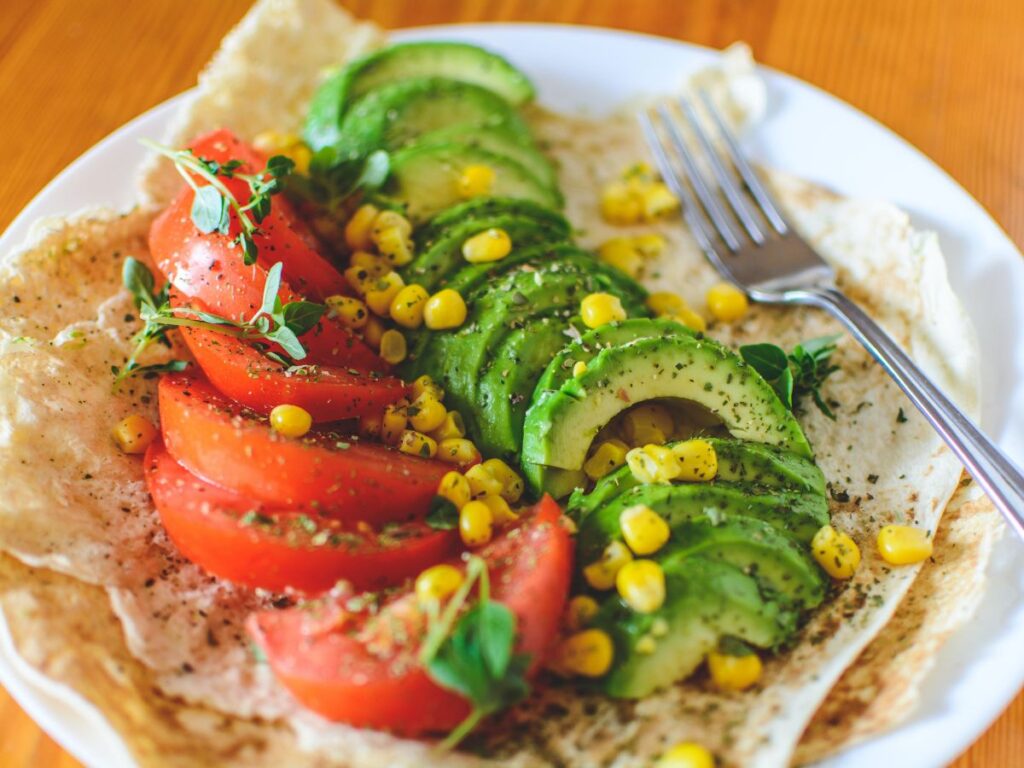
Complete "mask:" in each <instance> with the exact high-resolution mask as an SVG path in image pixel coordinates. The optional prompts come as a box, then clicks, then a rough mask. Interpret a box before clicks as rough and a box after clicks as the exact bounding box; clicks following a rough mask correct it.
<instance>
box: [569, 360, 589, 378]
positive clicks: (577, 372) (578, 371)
mask: <svg viewBox="0 0 1024 768" xmlns="http://www.w3.org/2000/svg"><path fill="white" fill-rule="evenodd" d="M586 372H587V364H586V363H585V362H584V361H583V360H577V361H576V362H575V363H574V364H573V366H572V375H573V378H579V377H580V376H582V375H583V374H584V373H586Z"/></svg>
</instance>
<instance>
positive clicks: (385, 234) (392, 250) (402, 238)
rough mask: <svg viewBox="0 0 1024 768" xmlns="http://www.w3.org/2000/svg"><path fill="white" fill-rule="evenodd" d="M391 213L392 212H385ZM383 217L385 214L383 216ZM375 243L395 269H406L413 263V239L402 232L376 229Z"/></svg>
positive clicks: (394, 229) (374, 232) (392, 228)
mask: <svg viewBox="0 0 1024 768" xmlns="http://www.w3.org/2000/svg"><path fill="white" fill-rule="evenodd" d="M384 213H391V211H384ZM382 215H383V214H382ZM373 241H374V243H376V244H377V250H378V251H380V254H381V255H382V256H383V257H384V258H386V259H387V260H388V261H389V262H390V263H391V266H393V267H404V266H405V265H406V264H408V263H409V262H410V261H412V248H413V246H412V239H411V238H410V237H409V236H408V235H405V234H402V231H401V230H399V229H397V228H395V227H389V228H387V229H381V230H378V229H377V228H376V227H374V230H373Z"/></svg>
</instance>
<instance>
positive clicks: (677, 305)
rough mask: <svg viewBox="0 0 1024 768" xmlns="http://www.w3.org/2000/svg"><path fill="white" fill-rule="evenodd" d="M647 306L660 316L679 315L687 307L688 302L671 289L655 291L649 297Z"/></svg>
mask: <svg viewBox="0 0 1024 768" xmlns="http://www.w3.org/2000/svg"><path fill="white" fill-rule="evenodd" d="M647 308H648V309H649V310H651V312H653V313H654V314H656V315H658V316H659V317H660V316H662V315H678V314H679V313H680V312H682V311H683V310H684V309H686V302H685V301H684V300H683V297H682V296H680V295H679V294H676V293H672V292H670V291H655V292H654V293H652V294H650V295H649V296H648V297H647Z"/></svg>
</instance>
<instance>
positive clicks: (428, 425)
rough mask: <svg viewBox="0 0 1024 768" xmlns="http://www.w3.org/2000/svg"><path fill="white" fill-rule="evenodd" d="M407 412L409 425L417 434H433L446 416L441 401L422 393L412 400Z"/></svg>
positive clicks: (428, 393)
mask: <svg viewBox="0 0 1024 768" xmlns="http://www.w3.org/2000/svg"><path fill="white" fill-rule="evenodd" d="M407 412H408V414H409V423H410V424H412V428H413V429H415V430H416V431H417V432H433V431H434V430H435V429H437V428H438V427H439V426H441V424H442V423H443V422H444V417H445V416H446V415H447V414H448V411H447V410H446V409H445V407H444V405H443V404H442V403H441V401H440V400H438V399H437V398H436V397H434V396H433V395H432V394H431V393H430V392H424V393H423V394H422V395H420V396H419V397H417V398H416V399H415V400H413V401H412V405H410V406H409V408H408V411H407Z"/></svg>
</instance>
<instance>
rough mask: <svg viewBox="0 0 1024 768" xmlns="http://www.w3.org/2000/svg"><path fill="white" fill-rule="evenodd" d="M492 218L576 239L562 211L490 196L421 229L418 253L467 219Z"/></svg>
mask: <svg viewBox="0 0 1024 768" xmlns="http://www.w3.org/2000/svg"><path fill="white" fill-rule="evenodd" d="M492 216H525V217H529V218H531V219H535V220H536V221H537V222H538V224H540V225H543V226H546V227H549V228H554V229H557V230H558V231H559V233H560V234H561V235H562V236H563V238H564V239H566V240H568V239H569V237H570V236H571V235H572V227H571V226H569V222H568V221H566V219H565V216H563V215H562V214H561V213H559V212H558V211H555V210H552V209H551V208H547V207H545V206H543V205H538V204H537V203H535V202H533V201H532V200H524V199H523V198H516V197H493V196H489V195H488V196H483V197H474V198H471V199H469V200H466V201H465V202H461V203H456V204H455V205H452V206H451V207H449V208H445V209H444V210H443V211H440V212H439V213H438V214H437V215H435V216H434V217H433V218H432V219H430V221H427V222H425V223H424V224H422V225H420V226H419V227H417V228H416V231H415V232H414V233H413V239H414V240H415V242H416V250H418V251H420V250H424V249H426V248H429V247H430V246H431V245H433V244H434V243H435V242H436V241H437V240H439V239H440V238H441V237H444V235H445V233H446V232H447V230H448V229H449V228H450V227H454V226H459V225H461V224H462V223H463V222H464V221H466V220H467V219H478V218H490V217H492Z"/></svg>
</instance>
